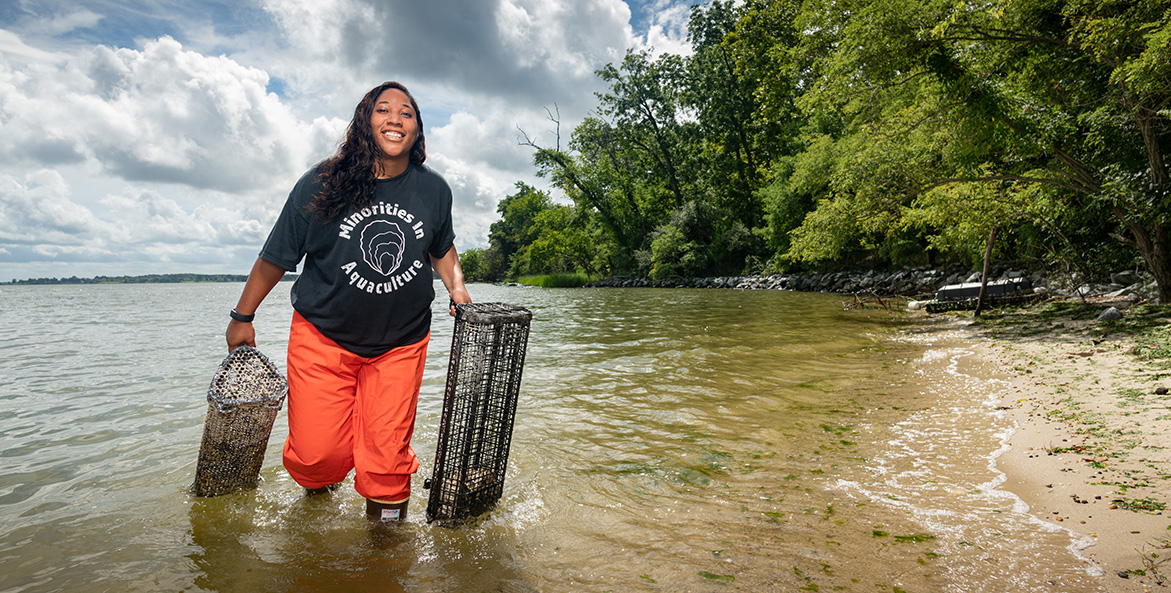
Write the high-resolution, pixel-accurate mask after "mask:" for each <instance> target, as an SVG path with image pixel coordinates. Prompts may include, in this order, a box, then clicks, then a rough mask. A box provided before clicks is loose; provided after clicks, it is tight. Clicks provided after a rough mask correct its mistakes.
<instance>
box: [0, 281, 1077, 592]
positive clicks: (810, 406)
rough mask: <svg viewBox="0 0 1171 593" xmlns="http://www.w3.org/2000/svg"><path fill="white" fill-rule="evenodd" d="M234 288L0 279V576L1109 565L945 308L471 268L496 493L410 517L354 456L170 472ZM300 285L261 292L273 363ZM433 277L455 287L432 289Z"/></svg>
mask: <svg viewBox="0 0 1171 593" xmlns="http://www.w3.org/2000/svg"><path fill="white" fill-rule="evenodd" d="M239 290H240V285H238V284H181V285H92V286H58V287H47V286H29V287H25V286H14V287H8V286H6V287H0V327H2V328H3V330H4V338H3V340H2V341H0V459H2V461H0V462H2V463H3V466H2V467H3V471H2V473H0V590H2V591H4V592H17V591H38V592H39V591H70V592H88V591H221V592H226V591H278V592H284V591H298V592H302V591H505V592H514V591H599V592H600V591H727V590H749V591H789V590H801V589H804V590H821V591H830V590H840V591H900V590H901V591H908V592H910V591H991V592H995V591H1005V592H1008V591H1054V590H1060V591H1073V592H1077V591H1097V590H1100V589H1099V587H1100V585H1099V579H1098V577H1096V576H1094V575H1093V574H1091V573H1090V572H1088V571H1087V568H1086V566H1087V565H1086V564H1085V563H1084V562H1082V561H1081V560H1080V559H1079V558H1078V557H1077V555H1076V554H1075V551H1074V550H1075V548H1076V546H1077V545H1082V544H1081V542H1079V541H1078V540H1077V539H1076V538H1075V537H1073V536H1071V535H1070V534H1069V533H1068V532H1065V531H1054V530H1052V528H1050V527H1048V526H1047V525H1046V524H1044V523H1042V522H1040V521H1037V520H1035V519H1033V518H1032V517H1030V516H1029V515H1028V514H1027V513H1024V512H1023V511H1024V509H1023V505H1021V503H1020V502H1019V501H1018V500H1017V499H1016V498H1015V497H1014V496H1012V495H1011V494H1009V493H1007V492H1004V491H1002V490H999V489H998V486H999V484H1000V482H1001V480H1002V477H1001V476H1000V474H999V473H998V472H997V471H996V470H995V468H994V467H993V466H992V458H993V456H994V455H995V454H997V453H998V452H999V451H1000V450H1001V449H1002V447H1003V442H1004V441H1005V439H1006V438H1007V436H1008V434H1009V432H1008V431H1009V428H1010V427H1009V426H1008V423H1007V420H1005V419H1004V418H1002V417H1000V416H998V413H997V411H996V405H997V401H998V398H999V393H1000V392H1001V390H1003V389H1005V387H1006V385H1005V384H1004V383H1003V382H1002V381H1000V380H999V377H998V375H997V372H998V371H997V369H995V368H991V367H989V366H988V365H986V364H984V363H981V362H980V361H978V360H976V359H975V357H974V356H973V354H972V352H971V350H970V348H969V347H968V345H967V344H965V342H964V341H963V340H962V339H960V337H959V336H958V335H956V334H955V333H953V332H951V331H950V330H949V329H948V328H947V327H945V326H939V327H932V326H922V325H907V324H905V323H904V322H901V321H899V320H898V319H897V317H892V316H891V315H889V314H887V313H885V312H881V311H873V310H871V311H843V310H842V308H841V299H840V297H835V296H831V295H818V294H801V293H790V292H777V291H753V292H741V291H728V290H718V291H717V290H707V291H705V290H682V289H681V290H666V289H659V290H653V289H647V290H638V289H629V290H626V289H600V290H593V289H577V290H556V289H533V288H520V287H500V286H490V285H473V286H472V287H471V292H472V295H473V297H474V298H475V299H476V300H478V301H505V302H510V303H514V304H520V305H524V306H526V307H528V308H530V309H531V310H532V311H533V313H534V318H533V325H532V334H531V338H530V344H529V350H528V357H527V359H526V365H525V370H524V381H523V385H522V388H521V399H520V404H519V410H518V413H517V419H516V428H515V434H514V437H513V443H512V454H511V456H510V459H509V471H508V475H507V478H506V483H505V494H504V497H503V498H502V500H501V501H500V503H499V505H497V507H496V508H495V509H494V510H492V511H491V512H489V513H487V514H486V515H484V516H482V517H481V518H479V519H478V520H475V521H471V522H469V523H467V524H465V525H462V526H459V527H455V528H453V527H443V526H439V525H437V524H427V523H426V522H425V521H423V519H422V510H423V508H424V507H425V505H426V494H427V492H426V491H425V490H423V489H422V480H423V478H424V477H426V476H427V475H429V471H430V469H431V465H430V463H431V459H432V457H433V454H434V448H435V427H436V426H437V424H438V421H439V414H440V411H441V400H442V391H443V382H444V378H445V375H446V365H447V352H446V351H447V349H448V348H449V346H450V337H451V321H450V318H448V317H446V316H445V315H444V314H443V312H442V311H441V310H440V309H441V305H442V304H443V303H446V299H444V298H440V299H437V307H436V313H437V316H436V320H437V322H436V323H435V326H434V329H433V336H432V341H431V350H430V353H429V361H428V364H427V371H426V375H425V379H424V385H423V394H422V397H421V400H420V405H419V417H418V424H417V429H416V438H415V448H416V450H417V451H418V452H419V455H420V458H421V461H422V463H423V467H422V469H421V470H420V474H419V475H418V476H416V479H415V484H414V486H415V493H414V498H413V500H412V509H411V510H412V516H411V518H410V520H409V521H408V522H407V523H406V524H405V525H402V526H401V528H400V529H396V530H394V531H392V532H389V533H382V534H379V533H371V532H370V530H369V529H368V526H367V524H366V522H365V520H364V518H363V517H362V500H361V498H360V497H359V496H358V495H357V494H356V493H355V492H354V491H353V490H352V488H351V487H350V484H349V483H348V482H347V486H346V488H343V489H341V490H339V491H337V492H335V493H333V494H331V495H328V496H321V497H314V498H311V499H307V498H304V497H303V496H302V495H301V489H300V488H299V487H298V486H297V485H296V484H295V483H294V482H293V481H292V480H291V479H290V478H289V477H288V476H287V475H286V474H285V472H284V470H283V469H282V468H281V467H280V444H281V440H282V437H283V434H284V432H285V431H286V430H287V429H286V425H285V424H284V415H283V412H282V414H281V416H280V417H278V420H277V426H276V427H275V429H274V437H273V439H272V440H271V442H270V445H269V450H268V457H267V459H266V463H265V468H264V470H263V471H262V475H263V477H264V482H263V483H262V484H261V485H260V487H259V488H258V489H256V490H253V491H247V492H240V493H236V494H232V495H227V496H222V497H217V498H208V499H196V498H193V497H191V496H189V495H188V493H187V488H188V487H189V486H190V484H191V481H192V479H193V472H194V469H195V460H196V456H197V453H198V448H199V440H200V436H201V433H202V424H203V418H204V414H205V411H206V399H205V394H206V391H207V385H208V383H209V382H210V379H211V374H212V373H213V372H214V370H215V367H216V365H218V363H219V361H220V359H222V357H223V356H224V354H226V352H225V348H224V346H223V338H222V332H223V329H224V326H225V321H226V315H225V314H224V312H225V311H226V310H227V309H229V308H230V307H231V304H232V303H234V302H235V300H236V297H237V295H238V293H239ZM287 290H288V285H287V284H282V285H280V286H279V287H278V289H277V290H276V291H274V294H273V295H272V296H270V297H269V299H268V301H267V302H266V304H265V305H264V306H263V307H262V308H261V310H260V313H259V315H258V316H257V322H256V323H257V329H258V333H259V340H260V343H259V347H260V349H261V350H262V351H263V352H265V353H266V354H267V355H269V356H270V357H271V358H272V359H273V360H274V362H276V363H277V364H278V366H281V367H282V368H283V366H284V359H285V354H284V347H285V339H286V333H287V331H288V319H289V316H290V313H291V309H290V308H289V306H288V303H287ZM439 294H441V295H442V294H443V292H442V288H441V287H440V288H439Z"/></svg>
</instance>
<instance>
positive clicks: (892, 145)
mask: <svg viewBox="0 0 1171 593" xmlns="http://www.w3.org/2000/svg"><path fill="white" fill-rule="evenodd" d="M1169 15H1171V11H1169V10H1168V6H1167V3H1166V2H1085V1H1077V0H1064V1H1048V0H1046V1H1042V0H1024V1H1017V2H995V3H992V4H980V5H970V4H965V3H955V2H950V1H944V0H933V1H929V2H925V3H916V4H914V5H911V4H906V3H902V2H895V1H894V0H854V1H846V2H841V1H836V0H835V1H833V2H831V1H829V0H825V1H821V2H811V3H809V4H807V5H806V9H805V11H804V12H803V14H802V19H803V20H802V22H803V26H802V29H803V30H807V31H815V32H816V34H813V35H810V36H808V37H807V38H806V39H805V45H804V48H803V52H804V55H806V56H807V59H808V61H809V63H810V64H811V67H810V72H811V73H813V76H811V80H812V81H814V82H813V84H812V85H811V92H810V94H809V98H808V99H807V100H806V101H805V102H804V107H805V108H806V109H807V110H810V111H818V112H822V113H825V112H832V113H837V114H840V116H841V117H842V118H843V120H844V121H846V122H847V127H846V129H845V131H844V133H843V134H842V135H841V136H840V137H839V138H837V139H836V141H837V142H840V143H851V144H852V146H853V147H854V148H857V149H859V151H858V152H857V153H855V155H854V156H851V157H850V158H848V159H847V160H846V162H845V163H844V164H843V166H842V168H841V169H839V170H838V171H836V172H835V177H834V181H833V189H832V192H831V196H830V197H829V198H827V199H824V200H822V201H821V202H820V203H819V205H818V210H817V211H816V212H814V213H812V214H810V216H809V217H808V218H807V219H806V223H805V224H803V226H802V229H801V230H799V231H797V233H796V235H795V237H796V238H795V240H794V247H795V253H794V255H795V256H797V257H812V256H816V257H823V256H825V255H829V254H826V253H821V254H814V253H812V252H811V251H809V249H811V248H812V247H813V245H814V241H810V240H809V239H811V238H813V237H816V236H819V235H821V236H824V235H825V234H826V233H825V232H824V231H825V230H826V229H830V228H833V227H835V226H838V227H840V229H842V230H846V231H848V232H850V233H852V234H853V236H855V237H860V236H864V235H865V233H867V232H883V231H886V232H891V231H894V230H896V229H899V228H904V225H905V224H906V219H905V217H904V214H905V213H906V212H907V211H908V209H909V208H910V207H911V206H912V205H913V204H914V203H915V200H916V199H917V198H918V197H919V196H922V195H924V194H927V193H929V192H931V191H933V190H934V189H935V188H938V187H942V186H946V185H950V184H962V183H990V184H1005V183H1009V184H1011V185H1010V186H1009V187H1008V189H1007V191H1005V192H1003V193H1002V195H1003V196H1004V197H1005V199H1007V200H1009V202H1010V203H1011V204H1012V205H1014V206H1015V207H1014V208H1012V209H1011V211H1012V212H1014V213H1022V214H1025V215H1029V216H1030V217H1031V219H1032V220H1033V222H1042V219H1043V218H1044V217H1043V216H1036V215H1035V214H1036V213H1035V212H1033V211H1031V209H1030V208H1029V205H1028V204H1027V203H1025V198H1026V197H1029V196H1037V195H1041V194H1039V193H1038V192H1037V191H1036V190H1035V188H1038V187H1040V188H1044V190H1043V192H1042V193H1043V194H1044V195H1045V199H1046V201H1048V202H1049V204H1053V205H1056V208H1048V210H1049V211H1050V212H1052V210H1054V209H1056V210H1065V211H1084V210H1087V209H1092V208H1096V207H1097V205H1101V206H1102V207H1103V208H1104V209H1106V210H1108V211H1109V212H1111V213H1112V214H1113V216H1114V217H1115V219H1116V221H1117V224H1118V226H1119V230H1122V231H1124V232H1125V233H1126V234H1127V235H1128V236H1127V237H1126V238H1124V239H1123V240H1124V241H1125V242H1126V243H1127V244H1128V245H1129V246H1131V247H1132V248H1134V249H1135V250H1136V251H1137V252H1138V254H1139V255H1140V256H1141V258H1142V260H1143V262H1144V263H1145V265H1146V267H1147V269H1148V270H1149V271H1150V272H1151V274H1152V275H1153V276H1154V277H1155V279H1156V281H1157V282H1158V284H1159V292H1160V298H1161V299H1163V300H1165V301H1166V300H1171V237H1169V236H1168V230H1167V229H1168V227H1169V224H1168V223H1169V222H1171V198H1169V194H1171V186H1169V185H1168V179H1167V167H1166V163H1165V162H1164V159H1163V156H1162V155H1163V151H1164V146H1165V145H1166V143H1167V142H1168V141H1169V140H1171V138H1169V136H1171V127H1169V125H1168V123H1169V122H1168V106H1169V105H1171V85H1169V84H1168V81H1171V60H1167V59H1166V58H1167V56H1168V52H1169V50H1168V41H1169V39H1171V32H1169V29H1168V28H1169V27H1171V16H1169ZM816 56H824V57H816ZM876 147H880V149H877V150H876V149H875V148H876ZM920 204H922V202H921V203H920ZM970 214H971V216H973V217H977V218H978V217H980V216H982V215H983V214H984V213H983V212H982V211H972V212H971V213H970ZM1050 218H1052V217H1050ZM996 222H998V221H992V220H987V221H986V222H985V224H986V225H991V224H994V223H996ZM818 228H821V229H822V231H817V229H818ZM989 228H991V227H990V226H989ZM925 231H926V232H928V233H934V232H938V229H934V230H932V229H925ZM838 235H839V236H840V235H841V233H838ZM1119 236H1121V234H1120V235H1119ZM843 247H845V245H843Z"/></svg>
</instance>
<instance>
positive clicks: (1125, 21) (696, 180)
mask: <svg viewBox="0 0 1171 593" xmlns="http://www.w3.org/2000/svg"><path fill="white" fill-rule="evenodd" d="M688 38H689V40H690V42H691V45H692V52H691V55H690V56H688V57H686V58H683V57H680V56H675V55H671V54H663V55H659V56H654V55H652V54H650V53H648V52H638V51H631V52H628V53H627V54H626V56H625V57H624V58H623V59H622V60H621V62H620V63H616V64H609V65H607V66H606V67H604V68H602V69H600V70H598V71H597V74H598V76H599V77H600V78H601V79H602V80H603V81H604V82H605V83H607V85H608V88H607V90H606V91H605V92H602V93H599V94H598V104H597V108H596V109H595V111H594V114H593V115H592V116H591V117H587V118H585V119H584V120H583V121H582V123H581V124H580V125H579V126H577V128H575V129H574V130H573V134H572V137H571V138H570V140H569V142H568V148H567V149H562V147H561V142H560V136H558V142H557V144H556V146H554V147H541V146H538V145H536V144H535V143H533V142H531V141H528V144H530V145H531V146H532V147H533V148H534V149H535V152H534V156H533V162H534V164H535V165H536V167H537V169H538V173H539V174H540V175H542V176H544V177H546V178H548V179H550V181H551V182H552V183H553V184H554V186H556V187H557V188H558V189H560V190H561V191H563V192H564V194H565V196H566V197H568V198H569V200H571V201H572V206H568V205H556V204H553V203H552V202H551V201H550V200H549V198H548V196H547V195H544V194H543V192H538V191H537V190H535V189H533V188H529V187H527V186H522V185H518V193H517V194H514V195H512V196H508V197H507V198H505V200H504V201H503V202H502V203H501V210H500V211H501V215H502V221H501V223H500V226H499V227H497V226H495V225H494V227H493V232H494V233H495V234H494V235H493V238H492V240H491V246H490V247H489V249H488V250H487V251H486V252H485V253H484V254H483V256H482V262H481V265H482V267H484V268H486V269H489V270H491V274H495V275H505V274H508V275H513V276H516V275H522V274H545V273H559V272H582V273H586V274H591V275H592V274H627V273H637V274H649V275H651V276H653V277H655V278H665V277H670V276H696V275H713V274H720V275H722V274H734V273H739V272H741V271H745V270H754V271H763V270H784V269H791V268H795V267H796V268H812V267H815V266H832V265H834V264H840V263H843V262H860V261H862V262H866V264H867V265H875V266H878V265H891V266H907V265H922V264H923V263H936V264H938V263H951V264H956V263H959V264H964V265H976V264H977V263H978V262H979V261H980V259H981V258H982V255H983V250H984V244H985V241H986V239H987V237H988V235H989V233H990V231H991V229H993V228H997V229H999V233H998V237H999V238H998V241H997V243H996V245H995V249H994V257H996V258H998V259H1004V260H1012V261H1016V262H1023V263H1025V264H1027V265H1033V266H1058V267H1061V268H1064V269H1066V270H1068V271H1077V272H1080V273H1081V275H1082V276H1083V277H1085V278H1101V277H1103V276H1104V275H1105V274H1106V273H1108V272H1109V271H1113V270H1117V269H1123V268H1133V267H1135V264H1136V263H1140V262H1141V263H1142V264H1143V265H1145V266H1146V268H1147V270H1148V271H1150V272H1151V273H1152V274H1153V275H1154V276H1155V278H1156V280H1157V281H1158V283H1159V286H1160V291H1161V293H1160V295H1161V297H1162V298H1164V299H1167V300H1171V235H1169V231H1168V229H1169V228H1171V183H1169V181H1168V170H1167V165H1166V163H1165V160H1164V159H1165V153H1166V148H1165V147H1166V144H1167V142H1169V141H1171V125H1169V123H1171V59H1169V58H1171V5H1169V4H1168V2H1167V0H1153V1H1149V2H1129V3H1128V2H1097V1H1091V0H1014V1H1013V2H1006V1H995V2H991V3H983V4H979V3H977V4H971V3H962V2H955V1H954V0H926V1H924V2H918V3H908V2H905V1H904V0H845V1H843V0H806V1H803V2H797V1H796V0H746V1H744V2H732V1H730V0H714V1H712V2H709V3H703V4H699V5H696V6H693V7H692V12H691V19H690V22H689V26H688ZM551 115H552V114H551ZM552 119H553V120H554V121H555V122H556V121H557V120H556V118H552ZM558 123H559V122H558ZM526 140H527V136H526Z"/></svg>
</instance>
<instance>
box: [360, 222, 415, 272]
mask: <svg viewBox="0 0 1171 593" xmlns="http://www.w3.org/2000/svg"><path fill="white" fill-rule="evenodd" d="M361 240H362V243H361V244H360V245H359V246H360V247H361V248H362V259H363V260H364V261H365V262H366V263H367V264H370V267H371V268H374V269H375V270H376V271H377V272H378V273H380V274H382V275H383V276H389V275H391V274H393V273H394V272H395V271H396V270H398V266H399V264H401V263H402V261H403V249H404V248H405V247H406V240H407V238H406V236H404V235H403V231H402V229H400V228H399V227H398V224H396V223H393V222H387V221H385V220H372V221H370V224H368V225H366V228H364V229H362V239H361Z"/></svg>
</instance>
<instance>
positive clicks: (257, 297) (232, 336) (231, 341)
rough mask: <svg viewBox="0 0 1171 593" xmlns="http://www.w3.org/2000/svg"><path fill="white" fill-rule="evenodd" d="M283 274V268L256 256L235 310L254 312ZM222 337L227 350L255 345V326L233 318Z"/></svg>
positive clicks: (247, 312)
mask: <svg viewBox="0 0 1171 593" xmlns="http://www.w3.org/2000/svg"><path fill="white" fill-rule="evenodd" d="M284 275H285V270H284V268H281V267H280V266H278V265H276V264H274V263H272V262H270V261H267V260H264V259H261V258H259V257H258V258H256V263H254V264H252V271H251V272H249V273H248V281H247V282H245V283H244V291H243V292H242V293H241V294H240V300H238V301H236V312H237V313H239V314H241V315H252V314H254V313H256V309H257V308H259V307H260V303H261V302H262V301H264V297H266V296H268V293H269V292H272V289H273V287H274V286H276V283H277V282H280V281H281V278H283V277H284ZM224 337H226V338H227V340H228V352H231V351H232V350H235V349H236V348H237V347H239V346H240V345H242V344H247V345H249V346H252V347H253V348H255V347H256V328H254V327H252V322H251V321H249V322H243V321H236V320H235V319H233V320H231V321H229V322H228V330H227V331H226V332H224Z"/></svg>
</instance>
